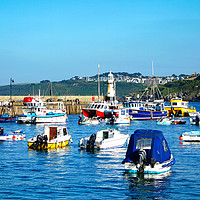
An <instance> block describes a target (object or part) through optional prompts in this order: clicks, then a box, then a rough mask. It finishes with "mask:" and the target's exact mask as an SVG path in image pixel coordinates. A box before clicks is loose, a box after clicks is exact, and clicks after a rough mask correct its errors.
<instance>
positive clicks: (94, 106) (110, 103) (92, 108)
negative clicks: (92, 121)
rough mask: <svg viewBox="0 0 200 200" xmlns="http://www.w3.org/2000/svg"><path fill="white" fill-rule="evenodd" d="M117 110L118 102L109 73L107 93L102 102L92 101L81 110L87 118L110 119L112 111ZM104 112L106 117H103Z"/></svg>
mask: <svg viewBox="0 0 200 200" xmlns="http://www.w3.org/2000/svg"><path fill="white" fill-rule="evenodd" d="M117 108H118V102H117V101H116V92H115V81H114V76H113V74H112V73H111V72H110V73H109V74H108V92H107V96H105V99H104V101H100V100H98V101H96V102H95V101H94V102H93V103H90V104H88V106H87V108H83V109H82V112H83V115H84V116H85V117H88V118H92V117H101V118H110V117H111V116H112V114H111V112H112V110H113V109H117ZM109 111H110V112H109ZM105 112H107V113H108V115H105Z"/></svg>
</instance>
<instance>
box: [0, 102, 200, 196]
mask: <svg viewBox="0 0 200 200" xmlns="http://www.w3.org/2000/svg"><path fill="white" fill-rule="evenodd" d="M191 104H192V105H193V106H195V107H196V108H197V110H198V111H200V103H191ZM78 118H79V117H78V115H74V116H69V122H68V125H67V126H68V127H69V129H70V133H71V135H72V138H73V142H74V143H73V144H70V145H69V146H68V147H67V148H64V149H57V150H50V151H48V152H39V151H34V150H28V148H27V141H10V142H9V141H6V142H0V199H200V181H199V180H200V143H199V144H198V143H196V144H195V143H189V144H188V143H180V141H179V136H180V134H181V133H182V132H185V131H191V130H200V127H199V126H191V125H190V123H189V118H185V120H186V121H187V123H186V124H185V125H171V126H161V125H160V126H159V125H156V121H155V120H149V121H133V122H132V124H131V125H130V126H120V127H119V129H120V130H121V131H122V132H128V133H129V134H132V133H133V132H134V131H135V130H136V129H141V128H149V129H157V130H161V131H163V133H164V135H165V138H166V140H167V142H168V144H169V146H170V149H171V152H172V154H173V155H174V157H175V159H176V164H175V165H173V166H172V170H171V172H170V173H167V174H165V175H153V176H152V175H151V176H150V175H146V176H143V177H142V176H140V177H139V176H135V175H129V174H125V173H124V166H123V165H122V164H121V161H122V160H123V159H124V156H125V153H126V148H119V149H115V150H105V151H99V152H96V153H89V152H86V151H80V150H78V146H77V144H78V141H79V139H80V138H81V137H85V136H89V135H91V134H92V133H96V132H97V131H98V130H99V129H100V128H101V127H102V125H97V126H79V125H78V123H77V121H78ZM0 126H2V127H4V130H5V132H9V131H13V130H17V129H22V130H23V131H24V132H25V133H26V138H27V139H29V138H31V137H32V136H33V135H34V134H36V133H42V131H43V125H18V124H15V123H9V124H6V123H2V124H0Z"/></svg>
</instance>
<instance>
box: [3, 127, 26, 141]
mask: <svg viewBox="0 0 200 200" xmlns="http://www.w3.org/2000/svg"><path fill="white" fill-rule="evenodd" d="M24 138H25V134H24V132H23V131H22V130H21V129H20V130H17V131H13V132H9V133H4V129H3V128H2V127H0V141H5V140H13V141H16V140H23V139H24Z"/></svg>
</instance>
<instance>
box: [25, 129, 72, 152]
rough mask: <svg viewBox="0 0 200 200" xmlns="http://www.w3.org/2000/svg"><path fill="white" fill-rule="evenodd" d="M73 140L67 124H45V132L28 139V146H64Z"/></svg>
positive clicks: (43, 147) (41, 147)
mask: <svg viewBox="0 0 200 200" xmlns="http://www.w3.org/2000/svg"><path fill="white" fill-rule="evenodd" d="M69 142H72V138H71V135H69V133H68V130H67V128H66V127H65V126H44V133H43V134H41V135H37V136H35V137H33V138H31V139H29V140H28V147H29V148H30V149H34V150H45V149H56V148H62V147H65V146H67V145H68V143H69Z"/></svg>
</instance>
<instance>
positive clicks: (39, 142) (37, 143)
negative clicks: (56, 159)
mask: <svg viewBox="0 0 200 200" xmlns="http://www.w3.org/2000/svg"><path fill="white" fill-rule="evenodd" d="M43 139H44V138H43V136H42V135H38V136H37V139H36V141H35V142H34V143H33V145H34V149H38V147H40V149H42V148H44V147H43V146H42V145H43V144H44V141H43Z"/></svg>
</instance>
